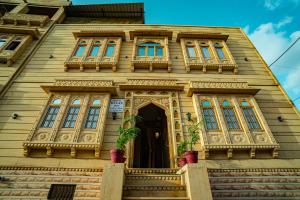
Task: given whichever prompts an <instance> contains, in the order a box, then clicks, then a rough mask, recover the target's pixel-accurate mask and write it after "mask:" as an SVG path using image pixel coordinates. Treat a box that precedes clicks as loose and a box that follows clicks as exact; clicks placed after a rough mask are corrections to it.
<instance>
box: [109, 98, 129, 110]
mask: <svg viewBox="0 0 300 200" xmlns="http://www.w3.org/2000/svg"><path fill="white" fill-rule="evenodd" d="M124 102H125V100H124V99H111V100H110V104H109V112H117V113H120V112H124Z"/></svg>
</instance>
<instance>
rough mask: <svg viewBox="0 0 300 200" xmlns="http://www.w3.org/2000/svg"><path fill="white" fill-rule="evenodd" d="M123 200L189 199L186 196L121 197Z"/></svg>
mask: <svg viewBox="0 0 300 200" xmlns="http://www.w3.org/2000/svg"><path fill="white" fill-rule="evenodd" d="M123 200H189V198H188V197H123Z"/></svg>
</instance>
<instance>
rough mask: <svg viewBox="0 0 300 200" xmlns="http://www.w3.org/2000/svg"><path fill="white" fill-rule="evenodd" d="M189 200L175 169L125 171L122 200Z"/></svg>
mask: <svg viewBox="0 0 300 200" xmlns="http://www.w3.org/2000/svg"><path fill="white" fill-rule="evenodd" d="M158 199H161V200H189V198H188V197H187V193H186V189H185V185H184V183H183V181H182V179H181V175H177V174H176V169H157V168H155V169H139V168H135V169H127V170H126V173H125V184H124V188H123V200H158Z"/></svg>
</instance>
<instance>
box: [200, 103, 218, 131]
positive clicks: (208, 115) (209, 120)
mask: <svg viewBox="0 0 300 200" xmlns="http://www.w3.org/2000/svg"><path fill="white" fill-rule="evenodd" d="M201 108H202V113H203V119H204V124H205V128H206V129H207V130H217V129H219V128H218V122H217V119H216V115H215V111H214V107H213V106H212V104H211V102H210V101H208V100H203V101H202V102H201Z"/></svg>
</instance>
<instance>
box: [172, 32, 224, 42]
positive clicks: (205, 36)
mask: <svg viewBox="0 0 300 200" xmlns="http://www.w3.org/2000/svg"><path fill="white" fill-rule="evenodd" d="M228 37H229V35H224V34H221V33H204V32H179V33H178V34H177V38H176V41H177V42H179V41H180V39H181V38H187V39H219V40H224V41H227V39H228Z"/></svg>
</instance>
